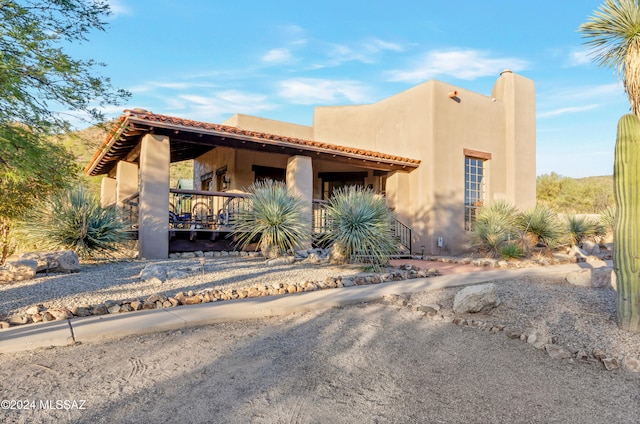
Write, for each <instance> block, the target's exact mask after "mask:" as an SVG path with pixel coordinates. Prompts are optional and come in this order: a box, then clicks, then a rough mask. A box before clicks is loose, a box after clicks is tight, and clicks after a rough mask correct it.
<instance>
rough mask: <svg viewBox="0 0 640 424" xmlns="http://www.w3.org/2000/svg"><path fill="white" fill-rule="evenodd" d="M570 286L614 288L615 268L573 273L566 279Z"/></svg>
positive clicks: (580, 270) (581, 270) (588, 269)
mask: <svg viewBox="0 0 640 424" xmlns="http://www.w3.org/2000/svg"><path fill="white" fill-rule="evenodd" d="M565 278H566V280H567V282H568V283H569V284H572V285H574V286H582V287H594V288H602V287H612V286H614V285H615V275H614V272H613V268H611V267H600V268H583V269H578V270H575V271H571V272H569V273H568V274H567V276H566V277H565Z"/></svg>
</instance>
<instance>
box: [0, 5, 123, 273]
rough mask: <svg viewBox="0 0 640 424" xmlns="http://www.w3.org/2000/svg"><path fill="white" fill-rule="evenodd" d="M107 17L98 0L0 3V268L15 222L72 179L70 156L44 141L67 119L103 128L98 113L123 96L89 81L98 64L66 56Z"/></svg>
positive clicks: (105, 82)
mask: <svg viewBox="0 0 640 424" xmlns="http://www.w3.org/2000/svg"><path fill="white" fill-rule="evenodd" d="M109 13H110V11H109V6H108V3H107V2H106V1H101V0H19V1H1V2H0V199H2V202H0V203H1V205H0V263H4V261H5V259H6V257H7V255H8V254H10V253H11V246H12V242H11V240H12V239H11V232H12V231H11V229H12V226H13V225H14V224H15V222H16V220H19V219H20V218H22V217H23V216H24V211H26V210H28V209H30V208H31V207H32V206H33V205H34V204H35V203H36V202H37V201H39V200H41V199H44V198H46V197H47V196H48V195H49V194H51V193H52V192H53V191H55V190H58V189H60V188H62V187H64V186H65V185H66V184H68V183H69V181H70V179H71V178H73V177H74V176H75V175H76V170H75V169H74V168H73V161H72V159H73V155H72V154H71V153H70V152H69V151H68V150H65V149H64V148H61V147H60V146H56V145H53V144H52V143H51V142H50V141H49V140H50V139H49V137H50V136H51V135H52V134H60V133H63V132H65V131H67V130H68V129H69V128H70V127H71V125H70V122H69V119H70V116H72V115H75V117H80V118H83V119H87V120H89V121H94V122H100V121H102V120H103V119H102V118H103V117H102V114H101V113H100V108H101V107H103V106H105V105H108V104H118V102H119V100H121V99H124V98H126V97H127V95H128V93H126V92H125V91H122V90H118V89H115V88H114V87H113V86H112V85H111V82H110V81H109V79H108V78H106V77H102V76H96V75H97V71H96V68H97V67H99V66H102V64H100V63H98V62H96V61H94V60H93V59H77V58H73V57H71V56H70V55H69V54H67V53H66V51H65V48H66V47H68V46H69V45H70V44H71V43H74V42H84V41H87V38H86V37H87V35H88V34H89V33H90V32H91V31H95V30H99V31H102V30H105V28H106V18H107V17H108V16H109ZM59 111H66V112H64V113H61V112H59ZM71 114H72V115H71Z"/></svg>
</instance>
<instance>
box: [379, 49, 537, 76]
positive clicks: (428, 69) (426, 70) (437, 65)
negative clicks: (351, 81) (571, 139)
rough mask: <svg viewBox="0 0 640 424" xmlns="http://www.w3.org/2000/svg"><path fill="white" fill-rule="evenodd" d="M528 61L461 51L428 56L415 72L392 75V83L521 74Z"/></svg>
mask: <svg viewBox="0 0 640 424" xmlns="http://www.w3.org/2000/svg"><path fill="white" fill-rule="evenodd" d="M527 65H528V63H527V62H526V61H525V60H522V59H518V58H515V57H502V58H500V57H490V56H489V53H488V52H485V51H480V50H473V49H461V50H435V51H431V52H428V53H427V54H426V55H424V57H423V58H421V59H420V60H419V61H418V63H416V64H415V65H414V66H413V67H412V68H410V69H407V70H393V71H390V72H389V75H390V80H391V81H403V82H409V83H417V82H421V81H425V80H429V79H433V78H436V77H440V76H447V77H453V78H458V79H464V80H473V79H476V78H480V77H486V76H492V75H495V76H497V75H498V74H499V73H500V71H502V70H503V69H505V68H508V69H511V70H512V71H516V72H518V71H521V70H523V69H526V68H527Z"/></svg>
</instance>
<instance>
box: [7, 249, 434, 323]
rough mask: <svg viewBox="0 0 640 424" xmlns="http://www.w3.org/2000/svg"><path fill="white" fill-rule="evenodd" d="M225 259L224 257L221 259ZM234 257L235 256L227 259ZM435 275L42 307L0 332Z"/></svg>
mask: <svg viewBox="0 0 640 424" xmlns="http://www.w3.org/2000/svg"><path fill="white" fill-rule="evenodd" d="M222 256H228V255H222ZM229 256H235V255H229ZM437 275H439V273H438V271H437V270H435V269H428V270H425V269H418V268H417V267H414V266H403V267H401V268H399V269H394V270H391V271H385V272H382V273H379V274H367V275H356V276H353V277H350V278H342V277H329V278H327V279H326V280H325V281H301V282H298V283H296V284H288V285H285V284H282V283H274V284H271V285H268V286H267V285H254V286H250V287H243V288H239V289H229V290H216V289H214V290H203V291H200V292H193V291H191V290H190V291H188V292H187V293H185V292H177V293H176V294H175V295H173V296H168V295H166V294H164V293H157V294H152V295H150V296H148V297H145V298H132V299H124V300H120V301H113V300H108V301H106V302H104V303H99V304H95V305H86V304H85V305H76V306H69V307H60V308H50V309H45V308H44V306H42V305H34V306H31V307H30V308H28V309H27V310H26V311H25V313H23V314H16V315H13V316H11V317H9V318H8V319H7V320H2V321H0V329H1V328H9V327H13V326H18V325H25V324H31V323H37V322H48V321H55V320H63V319H72V318H74V317H86V316H92V315H107V314H117V313H124V312H134V311H141V310H150V309H162V308H173V307H177V306H181V305H196V304H200V303H210V302H218V301H223V300H232V299H245V298H254V297H262V296H278V295H286V294H291V293H301V292H310V291H316V290H326V289H332V288H340V287H351V286H361V285H368V284H380V283H384V282H390V281H402V280H408V279H415V278H428V277H434V276H437Z"/></svg>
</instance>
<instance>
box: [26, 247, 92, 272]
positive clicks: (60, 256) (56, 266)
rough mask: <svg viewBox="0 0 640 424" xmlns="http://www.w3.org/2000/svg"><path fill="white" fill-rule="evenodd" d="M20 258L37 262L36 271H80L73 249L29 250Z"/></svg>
mask: <svg viewBox="0 0 640 424" xmlns="http://www.w3.org/2000/svg"><path fill="white" fill-rule="evenodd" d="M20 259H29V260H34V261H36V262H37V263H38V267H37V272H62V273H69V272H80V261H79V260H78V255H77V253H76V252H74V251H73V250H59V251H57V252H30V253H25V254H24V255H22V256H21V257H20Z"/></svg>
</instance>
